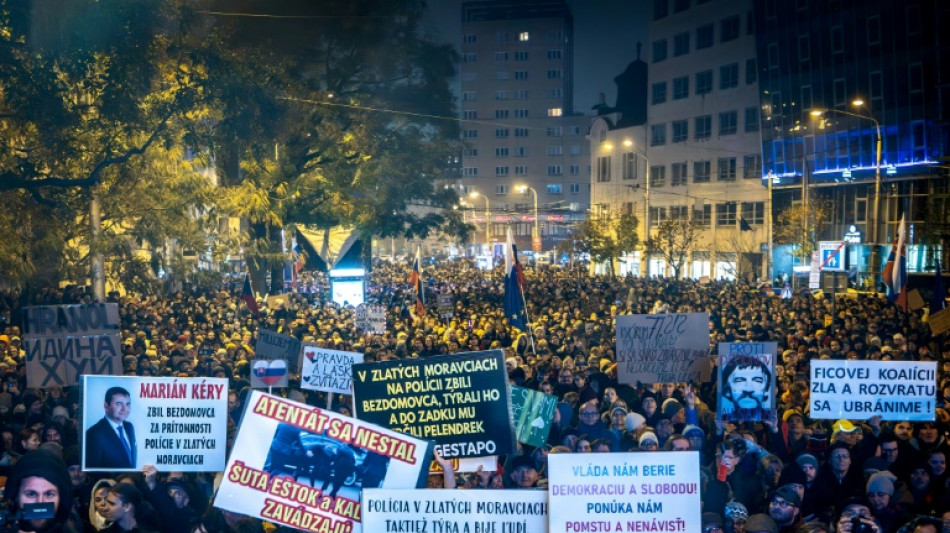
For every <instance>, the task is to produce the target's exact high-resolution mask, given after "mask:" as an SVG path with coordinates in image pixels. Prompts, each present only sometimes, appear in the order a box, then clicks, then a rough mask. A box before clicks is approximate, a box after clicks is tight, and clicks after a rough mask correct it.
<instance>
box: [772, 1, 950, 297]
mask: <svg viewBox="0 0 950 533" xmlns="http://www.w3.org/2000/svg"><path fill="white" fill-rule="evenodd" d="M947 20H950V4H948V3H947V2H943V1H939V0H900V1H896V0H877V1H873V2H872V1H866V2H844V1H840V0H795V1H785V0H755V26H756V29H757V33H758V35H757V49H758V54H757V55H758V57H759V63H760V80H759V89H760V91H761V95H762V100H761V109H762V124H763V127H762V145H763V159H764V169H765V171H766V172H767V173H771V175H772V176H773V177H774V179H773V180H772V181H773V183H774V184H775V186H774V193H773V197H774V206H775V210H776V214H777V215H778V214H779V213H781V212H782V211H784V210H786V209H789V208H791V207H792V206H795V205H796V204H799V203H801V202H802V200H803V198H804V199H805V200H806V203H805V205H806V206H808V205H817V204H819V203H823V204H825V205H827V206H830V214H829V215H827V216H826V218H828V219H829V220H826V221H825V224H824V225H822V227H824V231H821V230H820V229H819V232H818V233H820V234H818V235H815V240H834V241H842V240H848V241H851V243H852V244H850V245H849V246H848V249H849V253H848V254H847V255H848V256H849V262H850V266H851V267H853V268H856V269H857V271H858V272H861V273H864V272H871V273H877V272H880V270H881V264H882V263H883V261H884V260H885V256H886V252H887V251H888V249H889V246H887V244H888V243H890V242H891V241H892V240H893V239H894V237H895V233H896V230H897V227H898V225H899V223H900V220H901V217H906V220H907V221H908V228H909V231H908V235H907V238H908V239H909V242H910V244H911V246H909V248H908V261H907V265H908V270H909V271H911V272H914V271H925V270H932V269H933V266H934V264H935V261H934V259H935V258H936V255H937V254H938V253H939V252H940V251H941V250H942V248H943V246H942V243H943V242H944V241H945V240H946V238H947V236H948V234H950V231H948V230H950V224H948V213H950V210H948V203H950V180H948V172H947V165H946V161H947V151H948V146H950V135H948V133H950V125H948V124H950V123H948V118H950V40H948V38H947V35H946V32H942V31H941V27H940V25H941V23H942V22H944V21H947ZM941 161H942V163H941ZM809 202H810V204H809ZM809 209H811V208H809ZM806 244H807V243H806ZM875 244H876V245H875ZM781 248H782V247H776V254H775V256H774V259H775V263H776V270H777V271H784V272H788V271H790V270H791V268H792V267H793V266H794V265H793V264H792V260H791V259H790V258H792V257H795V256H796V255H798V256H803V255H804V256H805V257H806V260H807V253H806V254H801V253H798V254H792V253H787V252H783V251H781ZM786 248H787V247H786ZM806 252H807V250H806ZM875 254H877V255H876V256H875ZM875 259H876V261H875ZM942 264H943V265H944V266H946V265H947V261H946V257H944V261H943V262H942ZM866 279H868V280H870V279H873V276H867V277H866Z"/></svg>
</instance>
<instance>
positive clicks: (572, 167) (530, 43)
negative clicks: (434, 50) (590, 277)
mask: <svg viewBox="0 0 950 533" xmlns="http://www.w3.org/2000/svg"><path fill="white" fill-rule="evenodd" d="M461 31H462V36H461V44H460V52H461V58H462V63H461V65H460V79H461V91H460V94H461V102H460V103H461V106H460V107H461V114H462V117H461V118H462V128H461V129H462V141H463V143H464V148H463V153H462V161H461V169H460V176H459V178H458V179H457V183H456V185H457V186H458V187H459V189H460V192H461V193H462V194H465V195H468V194H470V193H472V192H473V191H474V192H477V193H478V196H477V197H475V198H473V199H471V200H469V203H470V204H472V206H473V213H474V215H473V217H472V218H471V219H470V220H473V221H474V222H475V223H476V225H481V224H483V223H484V220H485V215H486V214H487V213H486V212H485V211H486V208H488V207H490V210H491V219H492V220H491V228H490V229H491V231H490V234H491V238H492V240H493V241H495V242H498V241H503V240H504V238H505V233H506V227H507V226H509V225H510V226H512V227H513V229H514V234H515V236H516V238H517V239H518V241H519V245H520V246H521V247H522V249H525V250H528V249H531V235H532V231H533V228H534V222H535V220H534V207H535V206H534V202H535V198H534V194H533V193H532V192H531V191H530V190H526V189H525V190H523V192H522V190H519V186H527V187H530V188H531V189H533V190H534V191H535V192H536V193H537V205H538V214H539V223H538V227H539V230H540V233H541V237H542V242H543V248H544V250H549V249H551V248H552V247H553V246H554V245H555V244H556V242H557V241H559V240H561V239H562V238H563V236H564V235H565V233H566V229H567V227H568V226H569V225H570V224H571V223H573V222H576V221H577V220H579V219H583V217H584V212H585V210H586V208H587V206H588V204H589V202H590V190H589V183H590V169H589V166H588V165H589V161H590V157H589V155H588V154H589V152H588V150H589V145H588V142H587V139H586V135H587V127H588V125H589V117H585V116H583V115H575V114H574V111H573V96H574V95H573V76H574V69H573V40H574V35H573V19H572V17H571V12H570V9H569V6H568V5H567V3H566V2H564V1H563V0H529V1H516V0H510V1H505V0H502V1H497V0H491V1H476V2H465V3H463V4H462V30H461ZM486 198H487V202H486V201H485V199H486ZM476 234H477V235H478V237H479V239H480V242H484V240H485V239H484V235H485V232H484V231H478V232H476Z"/></svg>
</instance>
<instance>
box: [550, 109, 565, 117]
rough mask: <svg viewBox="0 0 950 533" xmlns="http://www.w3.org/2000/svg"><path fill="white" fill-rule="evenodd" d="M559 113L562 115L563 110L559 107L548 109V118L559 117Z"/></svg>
mask: <svg viewBox="0 0 950 533" xmlns="http://www.w3.org/2000/svg"><path fill="white" fill-rule="evenodd" d="M561 113H563V110H562V109H561V108H560V107H552V108H551V109H548V116H549V117H559V116H561Z"/></svg>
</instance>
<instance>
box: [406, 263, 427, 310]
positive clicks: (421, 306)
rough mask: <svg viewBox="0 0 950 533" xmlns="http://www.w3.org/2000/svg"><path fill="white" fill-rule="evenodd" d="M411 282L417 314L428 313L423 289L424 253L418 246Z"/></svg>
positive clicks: (410, 275)
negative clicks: (422, 253)
mask: <svg viewBox="0 0 950 533" xmlns="http://www.w3.org/2000/svg"><path fill="white" fill-rule="evenodd" d="M409 284H410V285H412V292H413V294H414V295H415V299H416V304H415V306H416V316H422V315H424V314H425V313H426V295H425V291H424V290H422V255H421V252H420V250H419V247H418V246H417V247H416V260H415V261H413V262H412V272H411V273H410V274H409Z"/></svg>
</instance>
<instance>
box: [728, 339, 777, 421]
mask: <svg viewBox="0 0 950 533" xmlns="http://www.w3.org/2000/svg"><path fill="white" fill-rule="evenodd" d="M777 353H778V344H776V343H774V342H722V343H719V358H718V362H717V364H718V366H719V401H718V406H719V412H718V416H719V419H720V420H723V421H728V422H740V421H747V422H759V421H762V420H775V414H776V413H775V409H776V407H775V405H776V402H775V391H776V388H775V359H776V356H777Z"/></svg>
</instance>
